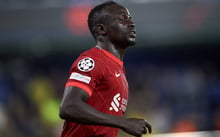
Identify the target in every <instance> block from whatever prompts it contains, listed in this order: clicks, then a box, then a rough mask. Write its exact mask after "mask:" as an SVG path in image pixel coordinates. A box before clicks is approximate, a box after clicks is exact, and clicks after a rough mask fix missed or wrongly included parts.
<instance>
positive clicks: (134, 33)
mask: <svg viewBox="0 0 220 137" xmlns="http://www.w3.org/2000/svg"><path fill="white" fill-rule="evenodd" d="M129 36H130V37H132V38H135V37H136V30H131V31H129Z"/></svg>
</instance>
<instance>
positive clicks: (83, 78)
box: [69, 72, 91, 84]
mask: <svg viewBox="0 0 220 137" xmlns="http://www.w3.org/2000/svg"><path fill="white" fill-rule="evenodd" d="M69 79H75V80H78V81H81V82H85V83H87V84H89V82H90V80H91V77H89V76H85V75H82V74H79V73H76V72H73V73H72V74H71V75H70V78H69Z"/></svg>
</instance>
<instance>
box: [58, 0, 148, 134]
mask: <svg viewBox="0 0 220 137" xmlns="http://www.w3.org/2000/svg"><path fill="white" fill-rule="evenodd" d="M88 26H89V29H90V31H91V33H92V35H93V37H94V38H95V40H96V46H94V47H92V48H91V49H89V50H87V51H85V52H83V53H82V54H81V55H80V56H79V57H78V58H77V59H76V60H75V61H74V63H73V64H72V66H71V69H70V73H69V77H68V80H67V83H66V85H65V90H64V94H63V99H62V102H61V106H60V117H61V118H62V119H64V120H65V123H64V126H63V130H62V133H61V137H116V136H117V133H118V130H119V129H122V130H123V131H125V132H127V133H128V134H131V135H134V136H137V137H141V135H142V134H146V133H147V131H148V132H149V133H151V131H152V130H151V125H150V124H149V123H148V122H147V121H145V120H144V119H139V118H124V117H123V114H124V113H125V110H126V107H127V101H128V83H127V80H126V76H125V70H124V66H123V56H124V54H125V50H126V49H127V48H128V47H129V46H133V45H135V43H136V42H135V38H136V30H135V24H134V22H133V20H132V16H131V14H130V13H129V11H128V9H127V8H125V7H123V6H121V5H119V4H118V3H116V2H112V1H108V2H105V3H103V4H100V5H98V6H96V7H94V8H93V9H92V10H91V11H90V13H89V16H88Z"/></svg>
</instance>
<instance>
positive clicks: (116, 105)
mask: <svg viewBox="0 0 220 137" xmlns="http://www.w3.org/2000/svg"><path fill="white" fill-rule="evenodd" d="M121 100H122V101H121ZM120 102H121V103H120ZM126 107H127V100H126V99H124V98H121V95H120V93H117V94H116V95H115V96H114V97H113V100H112V102H111V107H109V110H110V111H112V110H114V111H115V112H118V111H119V109H121V110H122V111H123V112H125V110H126Z"/></svg>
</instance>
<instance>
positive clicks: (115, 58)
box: [96, 45, 123, 66]
mask: <svg viewBox="0 0 220 137" xmlns="http://www.w3.org/2000/svg"><path fill="white" fill-rule="evenodd" d="M96 48H98V49H100V50H101V51H102V52H103V53H104V54H105V55H106V56H108V57H109V58H111V59H112V60H114V61H115V62H116V63H118V64H119V65H121V66H123V62H122V61H121V60H120V59H118V58H117V57H116V56H115V55H113V54H112V53H110V52H109V51H107V50H105V49H103V48H102V47H101V46H100V45H96Z"/></svg>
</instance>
